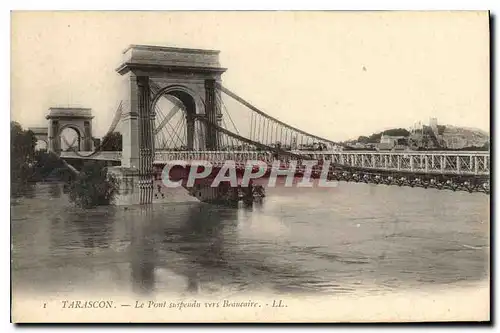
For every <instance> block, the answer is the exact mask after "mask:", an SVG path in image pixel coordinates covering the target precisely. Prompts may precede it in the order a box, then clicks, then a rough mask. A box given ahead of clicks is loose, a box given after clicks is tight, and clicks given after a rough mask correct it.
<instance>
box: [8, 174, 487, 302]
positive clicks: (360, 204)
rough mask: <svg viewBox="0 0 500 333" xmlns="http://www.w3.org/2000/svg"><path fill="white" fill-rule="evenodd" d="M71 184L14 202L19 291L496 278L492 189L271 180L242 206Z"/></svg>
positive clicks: (361, 286) (408, 284) (337, 285)
mask: <svg viewBox="0 0 500 333" xmlns="http://www.w3.org/2000/svg"><path fill="white" fill-rule="evenodd" d="M61 189H62V187H61V186H56V185H54V184H43V185H37V187H36V189H35V190H34V192H33V195H32V197H31V198H29V197H28V198H23V199H21V200H18V202H17V205H14V206H13V207H12V245H13V247H12V258H13V264H12V268H13V270H12V271H13V286H14V289H15V288H22V289H23V290H33V291H34V290H37V291H49V292H65V291H99V290H103V291H112V292H119V293H134V294H154V293H158V292H170V291H171V292H182V293H197V292H203V293H219V292H240V291H264V292H266V291H270V292H274V293H290V292H293V293H297V292H306V293H317V292H321V293H352V292H356V291H365V292H370V291H380V290H382V291H384V290H385V291H387V290H396V289H401V288H424V287H425V288H427V287H433V286H437V287H438V288H442V286H443V285H448V284H456V283H463V282H474V281H480V280H483V279H486V278H487V277H488V254H489V233H488V230H489V216H488V205H489V197H488V196H486V195H484V194H481V193H475V194H469V193H462V192H441V191H437V190H424V189H411V188H399V187H386V186H371V185H365V184H347V183H345V184H341V186H339V187H338V188H328V189H318V188H313V189H305V188H302V189H296V188H291V189H285V188H276V189H268V193H267V194H268V196H267V197H266V198H265V199H264V200H263V201H262V202H260V203H256V204H255V205H253V206H239V207H237V208H225V207H219V206H213V205H207V204H202V203H196V202H194V203H193V202H191V203H171V204H163V205H160V204H158V205H150V206H147V207H140V206H129V207H114V206H111V207H99V208H97V209H92V210H87V211H85V210H81V209H78V208H74V207H73V206H72V205H71V204H70V203H69V201H68V199H67V196H66V194H64V193H63V191H62V190H61ZM440 286H441V287H440Z"/></svg>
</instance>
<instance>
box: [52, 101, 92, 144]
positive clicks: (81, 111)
mask: <svg viewBox="0 0 500 333" xmlns="http://www.w3.org/2000/svg"><path fill="white" fill-rule="evenodd" d="M46 118H47V120H48V121H49V126H48V141H49V144H48V150H49V151H55V152H59V151H60V150H61V133H62V131H63V130H64V129H66V128H71V129H73V130H74V131H75V132H76V133H77V135H78V138H79V144H78V150H83V151H91V150H93V147H94V142H93V140H92V119H93V118H94V117H93V116H92V112H91V109H87V108H61V107H53V108H50V109H49V114H48V115H47V117H46Z"/></svg>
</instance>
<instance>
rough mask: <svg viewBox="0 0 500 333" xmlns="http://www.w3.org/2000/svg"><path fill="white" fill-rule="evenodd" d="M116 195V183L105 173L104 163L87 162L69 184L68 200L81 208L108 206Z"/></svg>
mask: <svg viewBox="0 0 500 333" xmlns="http://www.w3.org/2000/svg"><path fill="white" fill-rule="evenodd" d="M117 193H118V181H117V180H116V178H114V177H113V176H111V175H109V174H108V172H107V167H106V165H105V163H103V162H101V161H89V162H86V163H85V164H84V165H83V168H82V171H81V172H80V174H79V175H78V176H77V177H76V180H75V181H73V182H71V183H70V184H69V199H70V201H71V202H73V203H74V204H76V205H77V206H79V207H82V208H91V207H95V206H102V205H109V204H110V203H112V201H113V200H114V198H115V195H116V194H117Z"/></svg>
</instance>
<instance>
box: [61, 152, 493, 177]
mask: <svg viewBox="0 0 500 333" xmlns="http://www.w3.org/2000/svg"><path fill="white" fill-rule="evenodd" d="M90 153H91V152H78V154H76V153H75V152H70V151H67V152H62V153H61V157H62V158H79V159H82V158H83V159H96V160H107V161H120V160H121V155H122V154H121V152H119V151H104V152H101V153H98V154H96V155H94V156H90V157H84V156H88V155H90ZM293 153H295V154H299V155H303V156H304V158H308V159H311V158H312V159H315V160H320V161H321V160H329V161H331V162H332V163H335V164H338V165H343V166H346V167H352V168H362V169H373V170H387V171H401V172H413V173H426V174H453V175H457V174H458V175H481V176H485V175H486V176H487V175H489V173H490V154H489V152H478V151H474V152H471V151H459V152H455V151H423V152H378V151H326V152H325V151H293ZM288 159H289V158H288ZM175 160H183V161H186V162H188V163H189V161H195V160H205V161H210V162H212V163H215V164H220V163H223V162H224V161H227V160H232V161H236V162H241V163H245V162H246V161H248V160H260V161H264V162H267V163H272V162H274V160H275V158H274V156H273V154H272V153H270V152H260V151H157V152H156V153H155V160H154V163H155V164H164V163H167V162H169V161H175ZM286 160H287V158H285V161H286Z"/></svg>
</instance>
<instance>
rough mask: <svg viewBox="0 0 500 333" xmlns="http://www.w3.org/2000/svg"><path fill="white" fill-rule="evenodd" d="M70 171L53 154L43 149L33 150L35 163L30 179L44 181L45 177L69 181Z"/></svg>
mask: <svg viewBox="0 0 500 333" xmlns="http://www.w3.org/2000/svg"><path fill="white" fill-rule="evenodd" d="M71 178H72V173H71V172H70V170H68V168H67V167H66V165H65V164H64V163H63V162H62V160H61V159H60V158H58V157H57V156H56V155H54V154H50V153H47V152H45V151H36V152H35V164H34V166H33V175H32V177H31V181H37V182H38V181H45V180H47V179H49V180H52V179H57V180H63V181H69V180H71Z"/></svg>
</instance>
